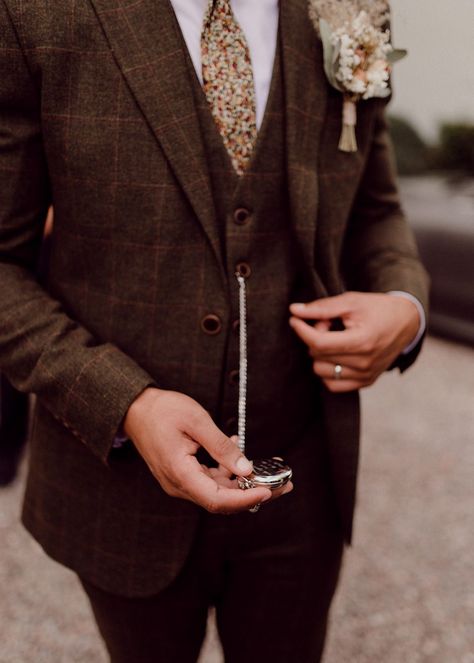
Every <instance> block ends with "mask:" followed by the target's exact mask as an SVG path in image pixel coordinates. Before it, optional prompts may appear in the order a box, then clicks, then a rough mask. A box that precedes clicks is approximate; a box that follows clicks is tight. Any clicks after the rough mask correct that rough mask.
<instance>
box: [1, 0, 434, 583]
mask: <svg viewBox="0 0 474 663" xmlns="http://www.w3.org/2000/svg"><path fill="white" fill-rule="evenodd" d="M173 20H174V19H173V15H172V10H171V7H170V4H169V1H168V0H137V1H135V2H131V1H130V0H79V1H78V0H30V1H29V2H22V1H21V0H0V173H1V187H0V366H1V369H2V370H4V371H5V372H6V374H7V375H8V377H9V378H10V379H11V380H12V382H13V383H14V384H15V385H16V386H17V387H18V388H20V389H22V390H25V391H31V392H34V393H35V394H37V397H38V406H37V409H36V414H35V423H34V429H33V435H32V438H33V439H32V446H31V471H30V478H29V484H28V490H27V496H26V501H25V509H24V521H25V523H26V525H27V527H28V528H29V529H30V530H31V531H32V533H33V534H34V535H35V536H36V538H37V539H38V540H39V541H40V542H41V543H42V545H43V546H44V547H45V548H46V550H47V551H48V552H49V553H50V554H51V555H52V556H54V557H55V558H56V559H58V560H59V561H62V562H63V563H65V564H68V565H70V566H71V567H72V568H74V569H76V570H78V571H79V572H80V573H82V574H83V575H85V576H86V577H87V578H89V579H90V580H91V581H93V582H95V583H96V584H99V585H101V586H102V587H104V588H106V589H109V590H112V591H118V590H120V591H122V592H123V593H128V594H145V593H149V592H153V591H154V590H156V589H158V588H159V587H161V586H163V585H164V584H166V583H167V582H168V581H169V579H170V578H171V577H173V575H174V574H175V573H176V571H177V570H178V569H179V567H180V565H181V564H182V561H183V559H184V558H185V556H186V554H187V552H188V550H189V546H190V542H191V540H192V537H193V532H194V528H195V525H196V522H197V518H198V516H197V509H196V508H195V507H194V506H193V505H191V504H187V503H184V502H181V501H178V500H173V499H171V498H168V497H167V496H166V495H165V494H164V493H163V492H162V491H161V489H160V488H159V486H158V485H157V484H156V482H155V481H154V480H153V479H152V478H151V475H150V474H149V473H148V471H147V469H146V468H145V466H144V464H143V463H142V462H141V460H140V459H139V458H138V457H137V455H136V454H133V453H131V454H130V457H125V456H123V455H122V456H120V457H117V456H114V454H111V453H110V451H111V445H112V442H113V439H114V436H115V434H116V431H117V429H118V428H119V426H120V422H121V420H122V418H123V416H124V414H125V412H126V410H127V408H128V406H129V404H130V403H131V402H132V401H133V400H134V398H135V397H136V396H137V395H138V394H139V393H140V392H141V391H142V390H143V389H144V388H145V387H146V386H147V385H149V384H151V383H156V384H158V385H159V386H160V387H163V388H169V389H175V390H177V391H183V392H185V393H187V394H189V395H191V396H192V397H194V398H196V400H198V401H199V402H200V403H201V404H202V405H203V406H204V407H206V408H207V409H208V410H209V411H210V412H211V413H212V412H214V411H215V408H216V403H217V401H218V395H219V381H220V371H221V365H222V360H223V356H224V353H225V334H220V335H216V336H212V337H211V336H209V335H206V334H204V333H203V332H202V329H201V320H202V318H203V317H204V316H205V315H206V314H208V313H216V314H218V315H219V316H220V317H221V319H222V320H223V321H224V327H225V326H226V325H228V324H230V322H231V321H230V320H229V311H228V299H227V275H226V270H225V268H224V263H223V258H222V255H221V249H220V243H219V232H218V227H217V219H216V215H215V210H214V204H213V199H212V191H211V186H210V181H209V175H208V172H207V168H206V160H205V156H204V149H203V144H202V139H201V135H200V132H199V126H198V120H197V116H196V111H195V108H194V104H193V97H192V92H191V86H190V85H189V78H188V73H187V70H186V63H185V57H184V54H183V50H182V48H181V47H180V45H179V42H178V41H177V39H176V33H175V26H174V25H173ZM281 38H282V44H283V53H282V55H283V72H284V82H285V113H286V150H287V175H288V184H289V196H290V205H291V213H292V219H291V222H292V224H293V227H294V231H295V234H296V237H297V239H298V242H299V245H300V247H301V251H302V254H303V256H304V260H305V262H306V266H307V267H308V270H310V271H311V274H312V278H313V285H314V293H315V296H325V295H328V294H330V295H331V294H336V293H339V292H341V291H342V290H343V289H344V288H352V289H358V290H366V291H388V290H406V291H408V292H411V293H412V294H414V295H415V296H416V297H418V298H419V299H420V300H421V301H422V302H423V303H424V304H425V306H426V301H427V283H426V276H425V273H424V270H423V268H422V267H421V265H420V263H419V260H418V257H417V252H416V248H415V244H414V241H413V237H412V234H411V232H410V230H409V229H408V227H407V225H406V222H405V219H404V216H403V213H402V211H401V209H400V204H399V198H398V194H397V188H396V183H395V175H394V170H393V164H392V157H391V152H390V144H389V139H388V134H387V127H386V123H385V120H384V104H383V103H382V102H380V101H370V102H365V103H363V104H361V107H360V112H359V124H358V128H357V132H358V142H359V151H358V152H357V153H355V154H344V153H342V152H340V151H338V149H337V142H338V137H339V131H340V121H341V98H340V95H339V94H337V93H335V92H334V91H333V90H331V89H329V87H328V85H327V82H326V79H325V76H324V73H323V68H322V53H321V44H320V43H319V41H318V39H317V37H316V35H315V33H314V31H313V28H312V26H311V25H310V22H309V20H308V17H307V3H306V0H281ZM50 204H53V205H54V210H55V224H54V231H53V236H52V252H51V260H50V268H49V274H48V279H47V285H46V286H44V287H43V286H40V285H39V284H38V282H37V280H36V278H35V276H34V273H35V268H36V262H37V257H38V250H39V245H40V242H41V236H42V229H43V225H44V219H45V215H46V211H47V209H48V206H49V205H50ZM197 284H206V287H205V288H203V287H197ZM413 358H414V355H412V356H411V357H408V358H405V360H404V367H405V366H406V365H408V364H409V363H410V361H412V360H413ZM204 367H205V371H204V370H202V369H203V368H204ZM266 379H271V377H270V378H269V377H268V376H266ZM263 388H264V387H263ZM323 406H324V412H325V427H326V435H327V438H328V446H329V450H330V454H331V458H332V468H333V473H334V479H335V483H336V485H337V490H338V499H339V503H340V508H341V512H342V515H343V520H344V524H345V528H346V534H347V537H350V526H351V525H350V524H351V517H352V509H353V493H354V484H355V473H356V466H357V460H356V459H357V438H358V397H357V394H354V393H353V394H346V395H339V396H335V395H331V394H329V393H325V394H324V403H323ZM170 519H171V521H172V526H170ZM151 532H153V533H154V536H153V539H152V540H151V539H150V533H151Z"/></svg>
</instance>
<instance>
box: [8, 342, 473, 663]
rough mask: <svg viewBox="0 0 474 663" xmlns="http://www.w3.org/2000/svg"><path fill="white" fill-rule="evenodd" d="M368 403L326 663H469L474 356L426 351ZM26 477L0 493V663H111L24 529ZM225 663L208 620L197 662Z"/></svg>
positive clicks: (453, 349)
mask: <svg viewBox="0 0 474 663" xmlns="http://www.w3.org/2000/svg"><path fill="white" fill-rule="evenodd" d="M363 400H364V411H365V416H364V434H363V455H362V471H361V482H360V491H359V509H358V515H357V522H356V537H355V542H354V547H353V548H352V549H351V550H349V551H348V552H347V554H346V560H345V568H344V573H343V578H342V581H341V584H340V588H339V592H338V595H337V598H336V601H335V604H334V608H333V612H332V620H331V623H332V626H331V631H330V637H329V642H328V647H327V651H326V657H325V663H346V662H347V663H349V662H350V663H474V554H473V549H474V527H473V511H474V352H473V351H472V350H471V349H469V348H466V347H461V346H456V345H453V344H450V343H447V342H445V341H441V340H437V339H433V338H431V339H428V342H427V343H426V346H425V351H424V353H423V355H422V357H421V359H420V360H419V362H418V363H417V365H416V366H415V367H414V368H413V369H411V370H410V371H408V373H407V374H406V375H405V376H404V377H403V379H401V378H400V376H399V375H398V374H395V373H391V374H387V375H385V376H384V377H383V378H382V379H381V380H380V382H379V383H378V384H377V386H375V387H373V388H372V389H370V390H367V391H366V392H364V395H363ZM23 474H24V468H23ZM22 479H23V477H22ZM22 479H21V480H20V481H18V482H17V483H16V484H15V485H14V486H12V487H11V488H8V489H6V490H4V491H2V492H1V493H0V537H1V538H0V541H1V545H0V587H1V594H0V663H106V660H107V659H106V656H105V654H104V651H103V648H102V646H101V643H100V641H99V639H98V636H97V634H96V631H95V627H94V625H93V622H92V620H91V616H90V612H89V608H88V606H87V603H86V600H85V599H84V598H83V596H82V594H81V592H80V590H79V588H78V586H77V582H76V580H75V578H74V576H73V574H72V573H70V572H69V571H67V570H65V569H63V568H61V567H60V566H58V565H57V564H55V563H54V562H52V561H50V560H49V559H48V558H47V557H46V556H45V555H44V553H43V552H42V551H41V549H40V548H39V547H38V546H37V545H36V544H35V543H34V542H33V541H32V540H31V539H30V538H29V537H28V535H27V534H26V533H25V532H24V530H23V529H22V528H21V526H20V525H19V524H18V511H19V508H20V500H21V493H22V489H23V480H22ZM221 662H222V657H221V655H220V652H219V647H218V642H217V639H216V636H215V631H214V627H213V623H212V620H211V622H210V634H209V637H208V639H207V641H206V644H205V646H204V650H203V652H202V655H201V660H200V663H221ZM295 663H309V662H305V661H302V662H295Z"/></svg>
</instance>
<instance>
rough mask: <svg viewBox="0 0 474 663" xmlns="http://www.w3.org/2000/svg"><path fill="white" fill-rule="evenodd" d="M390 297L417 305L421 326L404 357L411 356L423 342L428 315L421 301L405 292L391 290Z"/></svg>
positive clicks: (403, 353) (404, 352) (405, 350)
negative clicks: (393, 296)
mask: <svg viewBox="0 0 474 663" xmlns="http://www.w3.org/2000/svg"><path fill="white" fill-rule="evenodd" d="M387 294H388V295H395V296H396V297H405V299H408V300H410V301H411V302H413V304H415V306H416V308H417V310H418V315H419V316H420V326H419V328H418V332H417V334H416V336H415V338H414V339H413V341H412V342H411V343H410V344H409V345H407V346H406V348H405V349H404V350H403V352H402V355H407V354H409V353H410V352H411V351H412V350H413V348H415V347H416V346H417V345H418V343H419V342H420V340H421V337H422V336H423V334H424V333H425V331H426V315H425V310H424V308H423V306H422V305H421V303H420V301H419V300H418V299H417V298H416V297H414V296H413V295H411V294H410V293H409V292H405V291H404V290H390V292H388V293H387Z"/></svg>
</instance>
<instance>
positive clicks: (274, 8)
mask: <svg viewBox="0 0 474 663" xmlns="http://www.w3.org/2000/svg"><path fill="white" fill-rule="evenodd" d="M171 5H172V6H173V9H174V12H175V14H176V18H177V19H178V23H179V26H180V28H181V32H182V33H183V37H184V40H185V42H186V46H187V48H188V51H189V55H190V56H191V60H192V62H193V64H194V68H195V70H196V74H197V76H198V78H199V80H200V81H201V84H202V65H201V33H202V28H203V23H204V15H205V13H206V9H207V6H208V0H171ZM232 11H233V12H234V16H235V18H236V20H237V21H238V23H239V25H240V27H241V29H242V31H243V33H244V34H245V37H246V39H247V43H248V47H249V51H250V59H251V61H252V68H253V76H254V85H255V99H256V111H257V129H259V128H260V127H261V125H262V120H263V116H264V113H265V107H266V105H267V99H268V94H269V92H270V83H271V79H272V73H273V62H274V60H275V51H276V44H277V36H278V18H279V0H232ZM389 294H393V295H396V296H400V297H406V298H407V299H409V300H410V301H412V302H413V303H414V304H415V306H416V307H417V309H418V314H419V316H420V328H419V330H418V334H417V335H416V337H415V338H414V339H413V341H412V342H411V343H410V345H408V346H407V347H406V348H405V350H404V354H406V353H408V352H410V351H411V350H412V349H413V348H414V347H415V346H416V344H417V343H418V341H419V340H420V338H421V337H422V335H423V333H424V331H425V328H426V319H425V312H424V310H423V307H422V305H421V304H420V302H419V301H418V299H416V297H413V295H410V294H409V293H407V292H401V291H396V292H391V293H389Z"/></svg>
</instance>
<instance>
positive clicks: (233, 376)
mask: <svg viewBox="0 0 474 663" xmlns="http://www.w3.org/2000/svg"><path fill="white" fill-rule="evenodd" d="M229 384H231V385H236V384H239V370H238V369H235V370H233V371H231V372H230V373H229Z"/></svg>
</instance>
